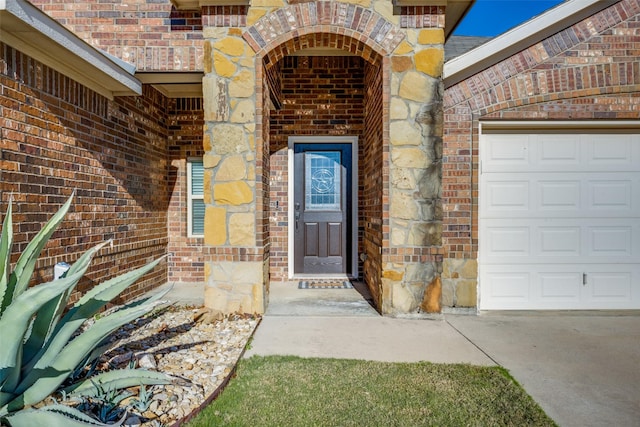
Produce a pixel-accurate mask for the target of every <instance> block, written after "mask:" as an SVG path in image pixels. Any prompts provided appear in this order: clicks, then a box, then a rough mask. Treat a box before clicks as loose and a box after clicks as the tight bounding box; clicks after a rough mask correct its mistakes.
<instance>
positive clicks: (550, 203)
mask: <svg viewBox="0 0 640 427" xmlns="http://www.w3.org/2000/svg"><path fill="white" fill-rule="evenodd" d="M537 188H538V194H539V199H538V200H539V203H538V206H539V207H540V211H544V212H549V211H552V212H553V211H563V212H567V211H568V212H574V213H577V212H579V211H580V208H581V197H580V196H581V193H582V191H581V183H580V181H577V180H566V179H565V180H557V181H547V180H545V181H540V182H538V185H537Z"/></svg>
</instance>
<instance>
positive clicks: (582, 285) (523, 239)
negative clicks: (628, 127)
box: [478, 134, 640, 310]
mask: <svg viewBox="0 0 640 427" xmlns="http://www.w3.org/2000/svg"><path fill="white" fill-rule="evenodd" d="M510 138H512V139H510ZM496 141H497V142H496ZM510 141H511V143H513V146H510V145H509V144H510ZM480 154H481V170H480V186H479V188H480V210H479V215H480V220H479V224H480V236H479V237H480V239H479V254H478V255H479V261H480V265H479V283H480V291H479V294H480V305H479V306H480V308H481V309H487V310H491V309H608V308H614V309H640V135H610V134H593V135H569V134H563V135H552V134H540V135H536V134H529V135H516V136H515V137H514V135H507V134H500V135H483V136H482V138H481V145H480ZM487 155H488V157H487Z"/></svg>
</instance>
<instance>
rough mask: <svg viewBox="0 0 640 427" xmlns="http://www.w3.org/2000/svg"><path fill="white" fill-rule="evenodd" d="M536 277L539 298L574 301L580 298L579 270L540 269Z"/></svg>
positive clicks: (580, 277) (580, 274) (580, 280)
mask: <svg viewBox="0 0 640 427" xmlns="http://www.w3.org/2000/svg"><path fill="white" fill-rule="evenodd" d="M538 277H539V280H540V299H542V300H547V301H557V302H559V301H564V302H567V301H573V302H574V303H577V302H578V301H579V300H580V291H581V289H580V287H581V285H582V273H581V272H578V271H567V272H561V271H557V272H553V271H542V272H540V273H538Z"/></svg>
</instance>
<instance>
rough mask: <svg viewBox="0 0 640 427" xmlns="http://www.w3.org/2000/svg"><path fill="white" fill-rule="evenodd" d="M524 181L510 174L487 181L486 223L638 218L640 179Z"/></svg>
mask: <svg viewBox="0 0 640 427" xmlns="http://www.w3.org/2000/svg"><path fill="white" fill-rule="evenodd" d="M485 175H486V174H483V178H484V176H485ZM594 175H596V176H594ZM621 175H623V176H621ZM526 176H527V177H528V180H524V179H523V178H524V177H525V175H520V174H508V173H495V174H490V176H488V177H486V180H483V183H482V185H481V188H480V191H481V193H482V195H483V197H482V198H481V201H480V213H481V215H482V217H483V218H505V217H514V218H536V217H539V218H552V217H565V218H566V217H575V218H606V217H609V218H620V217H634V218H637V217H639V216H640V173H624V174H612V173H599V174H593V173H586V172H582V173H571V174H568V173H550V172H549V173H539V174H538V173H530V174H526Z"/></svg>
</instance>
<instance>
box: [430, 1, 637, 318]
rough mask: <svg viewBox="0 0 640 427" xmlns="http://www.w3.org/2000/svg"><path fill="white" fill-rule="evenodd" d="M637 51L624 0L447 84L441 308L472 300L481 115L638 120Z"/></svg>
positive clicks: (633, 16)
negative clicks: (466, 77)
mask: <svg viewBox="0 0 640 427" xmlns="http://www.w3.org/2000/svg"><path fill="white" fill-rule="evenodd" d="M639 52H640V2H638V1H637V0H623V1H620V2H619V3H616V4H614V5H612V6H610V7H607V8H606V9H604V10H602V11H601V12H598V13H596V14H594V15H593V16H591V17H588V18H586V19H584V20H582V21H581V22H578V23H576V24H575V25H573V26H571V27H569V28H566V29H564V30H562V31H560V32H558V33H556V34H554V35H552V36H550V37H549V38H547V39H545V40H543V41H541V42H539V43H536V44H534V45H532V46H530V47H528V48H526V49H524V50H523V51H521V52H519V53H517V54H515V55H513V56H512V57H510V58H507V59H505V60H503V61H501V62H499V63H497V64H495V65H493V66H491V67H489V68H487V69H486V70H483V71H481V72H479V73H478V74H476V75H474V76H472V77H469V78H468V79H466V80H463V81H461V82H459V83H457V84H454V85H452V86H451V87H448V88H447V89H446V91H445V110H444V113H445V122H444V123H445V128H444V143H445V147H444V156H445V162H444V164H445V166H444V172H443V184H442V186H443V206H444V223H445V227H444V230H443V241H444V244H445V248H446V253H447V259H445V262H444V272H443V275H442V278H443V294H442V302H443V305H445V306H449V307H475V306H476V304H477V293H476V292H477V291H476V290H477V268H478V265H477V261H476V259H477V254H478V172H477V171H478V153H479V147H478V124H479V120H482V119H491V120H545V121H547V120H619V119H638V117H640V65H639V64H640V63H639V62H638V54H639Z"/></svg>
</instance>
